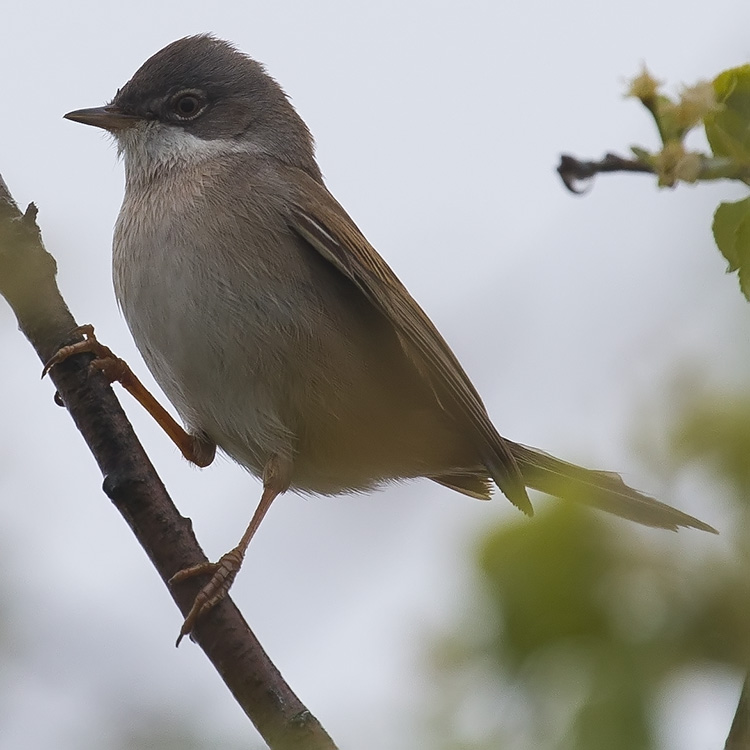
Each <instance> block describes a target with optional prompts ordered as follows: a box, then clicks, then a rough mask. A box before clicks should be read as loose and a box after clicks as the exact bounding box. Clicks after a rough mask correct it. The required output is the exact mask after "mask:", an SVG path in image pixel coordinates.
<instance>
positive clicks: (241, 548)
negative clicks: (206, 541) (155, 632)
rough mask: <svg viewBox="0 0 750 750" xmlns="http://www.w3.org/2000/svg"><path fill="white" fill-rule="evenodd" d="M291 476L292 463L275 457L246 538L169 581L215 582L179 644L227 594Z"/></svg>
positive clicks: (195, 604)
mask: <svg viewBox="0 0 750 750" xmlns="http://www.w3.org/2000/svg"><path fill="white" fill-rule="evenodd" d="M290 474H291V462H290V461H289V460H288V459H282V458H280V457H278V456H273V457H271V458H270V459H269V461H268V462H267V463H266V465H265V468H264V469H263V494H262V495H261V498H260V503H259V504H258V507H257V508H256V509H255V513H253V517H252V518H251V519H250V524H249V525H248V527H247V529H246V531H245V533H244V534H243V535H242V539H240V541H239V544H238V545H237V546H236V547H234V548H233V549H231V550H229V552H227V553H226V554H224V555H222V556H221V557H220V558H219V560H218V561H217V562H215V563H211V562H205V563H200V564H198V565H193V566H192V567H190V568H185V569H184V570H180V571H179V572H177V573H175V575H173V576H172V577H171V578H170V579H169V583H170V584H174V583H180V582H181V581H184V580H186V579H188V578H193V577H194V576H199V575H203V574H205V573H210V574H211V580H209V582H208V583H207V584H206V585H205V586H204V587H203V588H202V589H201V590H200V591H199V592H198V595H197V596H196V597H195V601H194V602H193V606H192V608H191V609H190V612H188V614H187V617H185V621H184V622H183V623H182V628H180V634H179V636H178V637H177V643H176V644H175V645H177V646H179V645H180V641H181V640H182V639H183V638H184V637H185V636H186V635H188V633H190V632H191V631H192V629H193V626H194V625H195V623H196V621H197V620H198V618H199V617H201V616H202V615H203V614H205V613H206V612H208V611H209V610H210V609H211V608H212V607H214V606H215V605H216V604H218V603H219V602H220V601H221V600H222V599H223V598H224V597H225V596H226V595H227V592H228V591H229V589H230V587H231V586H232V584H233V583H234V579H235V577H236V576H237V573H238V572H239V570H240V568H241V567H242V561H243V559H244V557H245V552H246V551H247V548H248V545H249V544H250V540H251V539H252V538H253V535H254V534H255V532H256V531H257V530H258V527H259V526H260V522H261V521H262V520H263V517H264V516H265V515H266V513H267V512H268V509H269V508H270V507H271V503H272V502H273V501H274V500H275V499H276V498H277V497H278V496H279V495H281V494H282V493H284V492H286V490H287V489H289V482H290Z"/></svg>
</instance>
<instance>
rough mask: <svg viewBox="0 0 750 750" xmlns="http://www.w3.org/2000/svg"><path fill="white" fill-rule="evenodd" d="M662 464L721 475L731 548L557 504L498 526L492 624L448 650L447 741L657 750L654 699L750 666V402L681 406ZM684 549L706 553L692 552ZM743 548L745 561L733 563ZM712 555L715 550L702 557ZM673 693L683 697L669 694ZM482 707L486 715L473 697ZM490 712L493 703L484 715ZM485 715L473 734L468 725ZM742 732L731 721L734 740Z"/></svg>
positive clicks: (447, 645)
mask: <svg viewBox="0 0 750 750" xmlns="http://www.w3.org/2000/svg"><path fill="white" fill-rule="evenodd" d="M670 410H671V411H672V413H677V414H678V417H677V418H675V422H674V424H673V425H672V427H671V429H670V436H669V438H670V439H669V443H670V448H669V452H668V455H663V456H661V457H660V458H659V461H658V462H659V463H660V464H661V465H670V464H671V465H678V466H682V467H683V468H686V469H687V468H690V469H691V470H693V471H695V470H696V469H698V468H700V469H701V470H702V471H704V472H705V471H706V470H708V471H709V472H710V473H711V474H714V475H715V476H716V477H718V478H719V479H720V481H721V492H717V493H716V494H717V496H719V495H722V496H724V497H726V496H729V497H730V498H731V497H734V498H735V506H734V511H733V512H734V513H735V514H736V517H737V523H735V524H733V525H732V528H731V529H729V530H724V531H723V537H724V540H723V543H720V542H716V543H715V544H705V540H703V539H701V538H699V537H697V536H690V533H689V532H687V533H686V532H682V533H681V534H680V535H679V537H674V536H672V535H669V534H667V533H666V532H662V531H638V530H634V529H633V528H632V527H631V526H628V525H627V524H625V523H624V522H618V521H612V520H610V519H607V518H606V517H604V516H601V515H599V514H596V513H595V512H591V511H589V510H588V509H587V508H584V507H578V506H571V505H569V504H563V503H552V502H551V503H550V504H548V505H547V506H545V507H544V508H543V509H542V511H541V512H540V513H539V514H538V515H537V517H536V518H534V519H533V521H531V522H529V521H526V520H520V521H517V522H514V523H512V524H510V525H503V526H500V527H498V528H496V529H494V530H492V531H491V532H490V533H489V534H487V536H486V537H485V538H484V539H483V540H482V542H481V545H480V548H479V550H478V555H477V558H478V559H477V566H478V571H479V576H480V579H481V584H482V589H483V591H484V606H485V612H484V614H483V615H482V622H483V623H484V628H483V629H482V630H481V632H477V628H476V626H475V627H474V628H473V629H472V628H471V627H470V625H469V622H470V621H471V620H474V618H476V617H477V614H476V613H472V615H471V618H467V621H466V622H461V623H460V624H459V625H458V627H457V628H456V631H455V632H453V633H452V634H451V635H450V636H449V637H446V639H445V641H443V643H442V644H441V648H440V650H439V651H438V652H437V653H438V656H439V661H438V668H437V678H436V683H435V684H436V690H439V691H440V692H441V693H442V695H443V696H444V697H445V698H446V699H445V700H444V701H443V702H441V701H438V702H437V705H438V707H439V708H438V711H439V713H438V715H437V716H436V718H435V719H434V723H435V725H436V726H437V727H438V730H437V732H436V733H437V734H438V735H439V737H440V738H441V742H442V744H440V743H437V745H436V747H441V748H451V749H453V748H464V750H490V749H492V750H500V749H502V748H507V749H508V750H527V749H528V750H531V749H532V748H533V749H534V750H601V748H605V747H606V748H608V749H609V750H632V749H633V748H638V749H639V750H652V749H654V748H656V747H658V736H659V733H658V726H657V721H656V720H657V718H658V717H657V716H656V715H655V714H654V708H653V707H654V706H655V705H658V704H659V701H660V699H661V700H663V699H664V698H665V696H666V693H665V691H667V690H668V689H669V686H670V685H672V684H673V683H674V681H675V680H676V678H678V677H679V676H680V675H683V674H685V673H701V671H703V670H705V669H706V668H708V669H716V668H717V667H721V668H729V669H731V670H736V673H737V675H738V677H739V676H741V675H742V674H743V673H744V671H745V669H746V665H747V664H748V663H750V640H748V638H747V633H748V632H750V577H748V576H747V569H748V565H749V564H750V524H748V521H750V504H748V497H750V461H748V458H747V457H748V456H750V394H746V395H738V396H736V397H732V398H728V397H727V396H726V395H716V396H712V395H708V396H703V397H701V395H700V394H696V391H695V389H692V390H691V391H690V392H689V393H686V394H685V397H684V399H680V400H677V401H673V403H672V404H671V405H670ZM681 543H684V544H685V545H686V546H687V547H688V548H689V549H693V548H694V549H695V550H696V552H694V553H691V554H687V555H686V554H684V553H683V554H680V552H681V549H680V546H681ZM728 543H730V544H731V547H732V549H733V550H734V551H736V554H733V555H730V556H727V555H726V546H727V544H728ZM699 550H703V551H702V552H700V551H699ZM667 700H668V698H667ZM474 703H476V705H475V706H474V708H473V709H472V704H474ZM478 706H482V707H484V708H483V711H484V712H483V713H482V712H481V711H480V709H479V708H478ZM477 714H481V715H482V721H483V722H484V724H485V726H483V727H482V729H481V731H478V730H477V728H476V727H477V721H476V720H475V721H474V724H473V731H469V728H468V725H467V722H466V719H465V718H463V719H462V717H466V716H474V715H477ZM728 730H729V727H728V726H727V727H726V731H727V732H728Z"/></svg>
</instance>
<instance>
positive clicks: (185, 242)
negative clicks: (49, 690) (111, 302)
mask: <svg viewBox="0 0 750 750" xmlns="http://www.w3.org/2000/svg"><path fill="white" fill-rule="evenodd" d="M121 221H122V220H121ZM118 230H119V231H116V234H115V248H114V249H115V252H114V278H115V290H116V294H117V297H118V300H119V302H120V305H121V307H122V310H123V314H124V316H125V319H126V321H127V323H128V326H129V327H130V330H131V332H132V334H133V337H134V339H135V342H136V344H137V346H138V348H139V350H140V351H141V353H142V355H143V358H144V360H145V361H146V364H147V365H148V367H149V369H150V370H151V372H152V373H153V375H154V378H155V379H156V381H157V382H158V383H159V385H160V386H161V388H162V389H163V390H164V392H165V394H166V395H167V397H168V398H169V400H170V401H171V402H172V403H173V404H174V406H175V408H176V409H177V411H178V412H179V414H180V416H181V417H182V418H183V420H184V421H185V422H186V424H187V426H188V427H189V428H190V429H191V430H193V431H195V432H201V433H205V434H206V435H207V436H208V437H210V438H211V439H212V440H213V441H214V442H215V443H216V444H217V445H218V446H219V447H220V448H221V449H222V450H223V451H224V452H226V453H227V454H228V455H229V456H231V457H232V458H233V459H235V460H236V461H238V462H239V463H240V464H242V465H243V466H245V467H246V468H248V469H249V470H250V471H252V472H253V473H255V474H260V473H261V472H262V470H263V467H264V465H265V463H266V462H267V461H268V459H269V458H270V457H271V456H273V455H277V456H281V457H283V458H288V459H290V460H291V464H292V467H293V470H292V486H293V487H296V488H298V489H301V490H303V491H310V492H317V493H326V494H328V493H336V492H341V491H349V490H363V489H367V488H369V487H372V486H374V485H376V484H378V483H380V482H382V481H387V480H390V479H397V478H407V477H416V476H430V475H437V474H440V473H445V472H446V471H450V470H451V469H454V468H460V467H461V466H467V465H471V466H473V465H475V464H476V461H475V460H474V458H473V456H472V455H471V454H472V450H471V449H470V448H467V447H466V446H465V441H464V440H463V439H462V436H461V435H460V434H458V433H457V431H456V429H455V425H453V423H452V422H451V421H450V420H449V419H447V418H446V415H445V414H444V412H443V411H442V409H441V408H440V407H439V405H438V402H437V400H436V399H435V397H434V395H433V393H432V390H431V388H430V387H429V385H427V384H426V383H425V382H424V381H423V380H422V378H421V376H420V375H418V373H417V372H416V370H415V368H414V367H413V366H412V365H411V363H410V362H409V361H408V360H407V358H406V356H405V355H404V352H403V350H402V348H401V346H400V344H399V343H398V341H397V338H396V336H395V334H394V332H393V331H392V329H391V328H390V327H389V326H387V325H385V324H384V322H383V320H382V319H381V318H380V316H379V314H378V313H376V312H375V311H374V309H373V308H371V307H370V306H369V304H368V303H366V302H365V301H364V299H363V298H361V297H360V296H359V292H358V291H356V290H355V289H354V287H353V286H352V285H350V283H349V282H348V281H347V280H346V279H344V278H343V277H342V276H340V275H339V274H338V272H337V271H335V270H334V269H333V268H332V267H330V266H329V265H328V264H327V263H326V262H325V261H324V260H322V259H321V258H320V257H319V256H317V254H316V253H314V251H312V250H311V248H309V247H307V246H306V245H304V243H302V242H301V241H300V240H298V239H296V238H294V239H293V240H289V238H286V240H287V241H286V242H281V243H280V244H279V245H278V246H277V247H276V250H277V252H276V253H275V254H274V258H273V261H272V262H271V261H268V258H266V257H263V256H262V254H258V253H256V254H255V256H253V254H252V253H249V254H248V255H250V262H239V261H238V259H237V258H236V257H232V258H226V259H224V260H225V261H226V262H225V264H224V268H223V273H222V274H220V275H219V276H217V274H216V272H215V271H216V265H217V257H216V255H214V256H213V257H212V258H210V259H207V255H206V248H205V247H198V246H195V244H194V243H191V240H190V238H189V237H188V236H187V235H185V236H183V237H182V238H181V241H180V242H179V243H175V239H174V237H172V236H169V234H168V232H165V233H163V234H161V235H160V234H158V233H152V234H151V235H148V234H146V235H144V233H142V232H141V233H140V235H138V233H133V232H132V231H131V232H129V233H128V232H123V231H122V227H121V226H120V224H118ZM160 231H161V229H160ZM282 239H284V238H282ZM211 250H212V252H214V253H220V252H221V248H220V247H218V248H211ZM284 254H286V257H285V255H284ZM279 258H281V260H279ZM219 265H221V263H219Z"/></svg>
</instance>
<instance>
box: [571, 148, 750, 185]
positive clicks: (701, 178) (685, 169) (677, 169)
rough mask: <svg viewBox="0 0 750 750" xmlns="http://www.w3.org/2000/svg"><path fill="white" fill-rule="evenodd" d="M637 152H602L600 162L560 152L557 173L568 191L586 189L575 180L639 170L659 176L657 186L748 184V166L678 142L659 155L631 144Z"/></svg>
mask: <svg viewBox="0 0 750 750" xmlns="http://www.w3.org/2000/svg"><path fill="white" fill-rule="evenodd" d="M633 151H634V152H635V153H636V154H637V155H638V156H637V158H635V159H626V158H624V157H622V156H618V155H617V154H611V153H608V154H605V155H604V158H603V159H601V160H600V161H581V160H580V159H576V157H575V156H570V155H569V154H563V155H562V156H561V157H560V164H558V166H557V173H558V174H559V175H560V177H561V178H562V181H563V183H565V187H566V188H568V190H570V192H571V193H576V194H577V195H580V194H581V193H583V192H585V190H581V189H579V188H578V187H577V186H576V183H577V182H583V181H585V180H590V179H592V178H593V177H595V176H596V175H598V174H600V173H603V172H640V173H646V174H655V175H657V176H658V177H659V183H658V184H659V187H674V186H675V184H677V182H680V181H682V182H688V183H695V182H708V181H711V180H737V181H739V182H743V183H744V184H746V185H750V167H748V166H747V165H746V164H744V163H742V162H739V161H736V160H735V159H731V158H728V157H724V156H706V155H705V154H701V153H698V152H689V153H688V152H686V151H685V150H684V149H683V147H682V145H681V144H667V146H665V147H664V149H663V150H662V151H661V152H660V153H658V154H649V153H648V152H647V151H644V150H642V149H638V148H635V147H633Z"/></svg>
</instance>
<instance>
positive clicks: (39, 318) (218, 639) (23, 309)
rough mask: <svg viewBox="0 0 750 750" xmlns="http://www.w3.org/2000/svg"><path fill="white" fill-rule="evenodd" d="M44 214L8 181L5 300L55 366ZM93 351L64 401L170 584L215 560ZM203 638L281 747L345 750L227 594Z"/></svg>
mask: <svg viewBox="0 0 750 750" xmlns="http://www.w3.org/2000/svg"><path fill="white" fill-rule="evenodd" d="M36 215H37V209H36V207H35V206H34V204H31V205H29V207H28V208H27V209H26V212H25V213H23V214H22V213H21V211H20V210H19V209H18V206H17V204H16V203H15V201H14V200H13V198H12V196H11V194H10V191H9V190H8V188H7V186H6V184H5V182H4V181H3V179H2V177H0V295H2V296H4V297H5V298H6V299H7V300H8V302H9V303H10V306H11V307H12V308H13V311H14V313H15V314H16V317H17V319H18V323H19V327H20V329H21V331H22V332H23V333H24V335H25V336H26V338H27V339H28V340H29V342H30V343H31V345H32V346H33V347H34V349H35V350H36V352H37V354H38V355H39V358H40V360H41V361H42V362H46V361H47V360H48V359H49V358H50V357H51V356H52V355H53V354H54V353H55V351H56V350H57V349H58V348H59V347H60V346H61V344H63V343H72V341H73V340H74V339H73V340H72V339H71V336H70V331H72V330H73V329H74V328H75V327H76V323H75V320H74V319H73V316H72V315H71V314H70V311H69V310H68V308H67V306H66V304H65V302H64V300H63V299H62V297H61V296H60V292H59V290H58V287H57V282H56V281H55V275H56V272H57V264H56V263H55V260H54V258H52V256H51V255H49V254H48V253H47V251H46V250H45V249H44V246H43V244H42V241H41V233H40V231H39V227H38V226H37V223H36ZM92 358H93V357H92V356H91V355H79V356H75V357H71V358H70V359H68V360H66V361H65V362H63V363H61V364H60V365H57V366H56V367H54V368H53V369H52V371H51V372H50V377H51V378H52V381H53V383H54V384H55V387H56V388H57V391H58V393H59V397H60V399H61V401H62V403H63V404H64V405H65V406H66V407H67V409H68V411H69V412H70V415H71V416H72V417H73V421H74V422H75V424H76V426H77V427H78V429H79V431H80V432H81V434H82V435H83V438H84V440H85V441H86V443H87V444H88V446H89V448H90V450H91V452H92V454H93V455H94V458H95V459H96V462H97V464H98V465H99V468H100V469H101V472H102V474H103V476H104V484H103V489H104V492H105V493H106V494H107V496H108V497H109V498H110V500H112V502H113V503H114V505H115V507H116V508H117V509H118V510H119V511H120V513H121V514H122V516H123V518H124V519H125V520H126V521H127V523H128V525H129V526H130V528H131V529H132V531H133V533H134V534H135V536H136V538H137V539H138V541H139V542H140V544H141V546H142V547H143V548H144V550H145V551H146V554H147V555H148V556H149V558H150V560H151V562H152V563H153V565H154V567H155V568H156V570H157V572H158V573H159V576H160V577H161V579H162V581H164V582H165V585H166V582H167V581H168V580H169V578H170V577H171V576H173V575H174V574H175V573H176V572H177V571H178V570H182V569H184V568H187V567H190V566H191V565H195V564H197V563H200V562H205V561H206V556H205V555H204V554H203V551H202V550H201V548H200V546H199V544H198V542H197V540H196V538H195V536H194V534H193V531H192V527H191V523H190V520H189V519H186V518H183V517H182V516H181V515H180V514H179V512H178V511H177V509H176V508H175V506H174V504H173V503H172V500H171V499H170V497H169V495H168V494H167V491H166V489H165V488H164V485H163V484H162V481H161V479H159V477H158V475H157V474H156V471H155V470H154V467H153V465H152V464H151V462H150V460H149V459H148V457H147V456H146V453H145V452H144V450H143V447H142V446H141V444H140V443H139V442H138V439H137V438H136V436H135V433H134V432H133V429H132V427H131V425H130V423H129V422H128V420H127V418H126V417H125V414H124V412H123V411H122V408H121V407H120V404H119V402H118V401H117V399H116V398H115V395H114V393H113V391H112V389H111V388H110V386H109V384H108V383H107V381H106V379H105V378H104V376H102V374H101V373H99V372H95V371H91V370H90V369H89V367H88V365H89V363H90V362H91V360H92ZM167 588H168V590H169V593H170V595H171V596H172V598H173V599H174V600H175V602H176V603H177V606H178V607H179V608H180V611H181V612H182V613H183V615H185V614H186V613H187V612H188V611H189V610H190V607H191V605H192V603H193V599H194V598H195V595H196V594H197V593H198V589H199V588H200V585H199V583H197V582H185V583H184V584H181V585H180V586H178V587H175V589H174V590H172V589H171V588H169V586H167ZM192 637H193V639H194V640H195V641H196V642H197V643H198V645H199V646H200V647H201V648H202V649H203V651H204V652H205V654H206V656H208V658H209V659H210V660H211V662H212V664H213V665H214V667H215V668H216V670H217V671H218V673H219V674H220V675H221V677H222V679H223V680H224V682H225V683H226V685H227V687H228V688H229V689H230V691H231V692H232V695H234V697H235V699H236V700H237V702H238V703H239V704H240V706H241V707H242V709H243V711H244V712H245V713H246V714H247V716H248V717H249V718H250V720H251V721H252V722H253V724H254V725H255V726H256V728H257V729H258V731H259V732H260V734H261V735H262V736H263V738H264V739H265V741H266V742H267V743H268V746H269V747H270V748H272V750H302V749H304V750H335V745H334V743H333V741H332V740H331V738H330V737H329V736H328V735H327V734H326V732H325V730H324V729H323V728H322V727H321V726H320V724H319V723H318V721H317V720H316V719H315V717H314V716H313V715H312V714H311V713H310V712H309V711H308V710H307V708H306V707H305V706H304V705H303V704H302V702H301V701H300V700H299V698H297V696H296V695H295V694H294V692H293V691H292V689H291V688H290V687H289V685H287V683H286V682H285V681H284V679H283V678H282V676H281V675H280V674H279V672H278V670H277V669H276V667H275V666H274V664H273V662H271V660H270V659H269V658H268V656H267V655H266V653H265V651H264V650H263V648H262V646H261V645H260V643H259V642H258V641H257V639H256V638H255V636H254V635H253V633H252V632H251V630H250V628H249V627H248V625H247V623H246V622H245V620H244V619H243V617H242V615H241V614H240V612H239V610H238V609H237V607H236V606H235V605H234V603H233V602H232V601H231V600H230V598H229V597H226V598H225V599H224V600H223V601H222V602H221V603H220V604H218V605H217V606H216V607H214V608H213V609H212V610H211V611H210V612H209V613H207V614H206V615H205V616H204V617H202V618H201V619H200V620H199V622H198V623H197V624H196V626H195V629H194V632H193V636H192Z"/></svg>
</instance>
